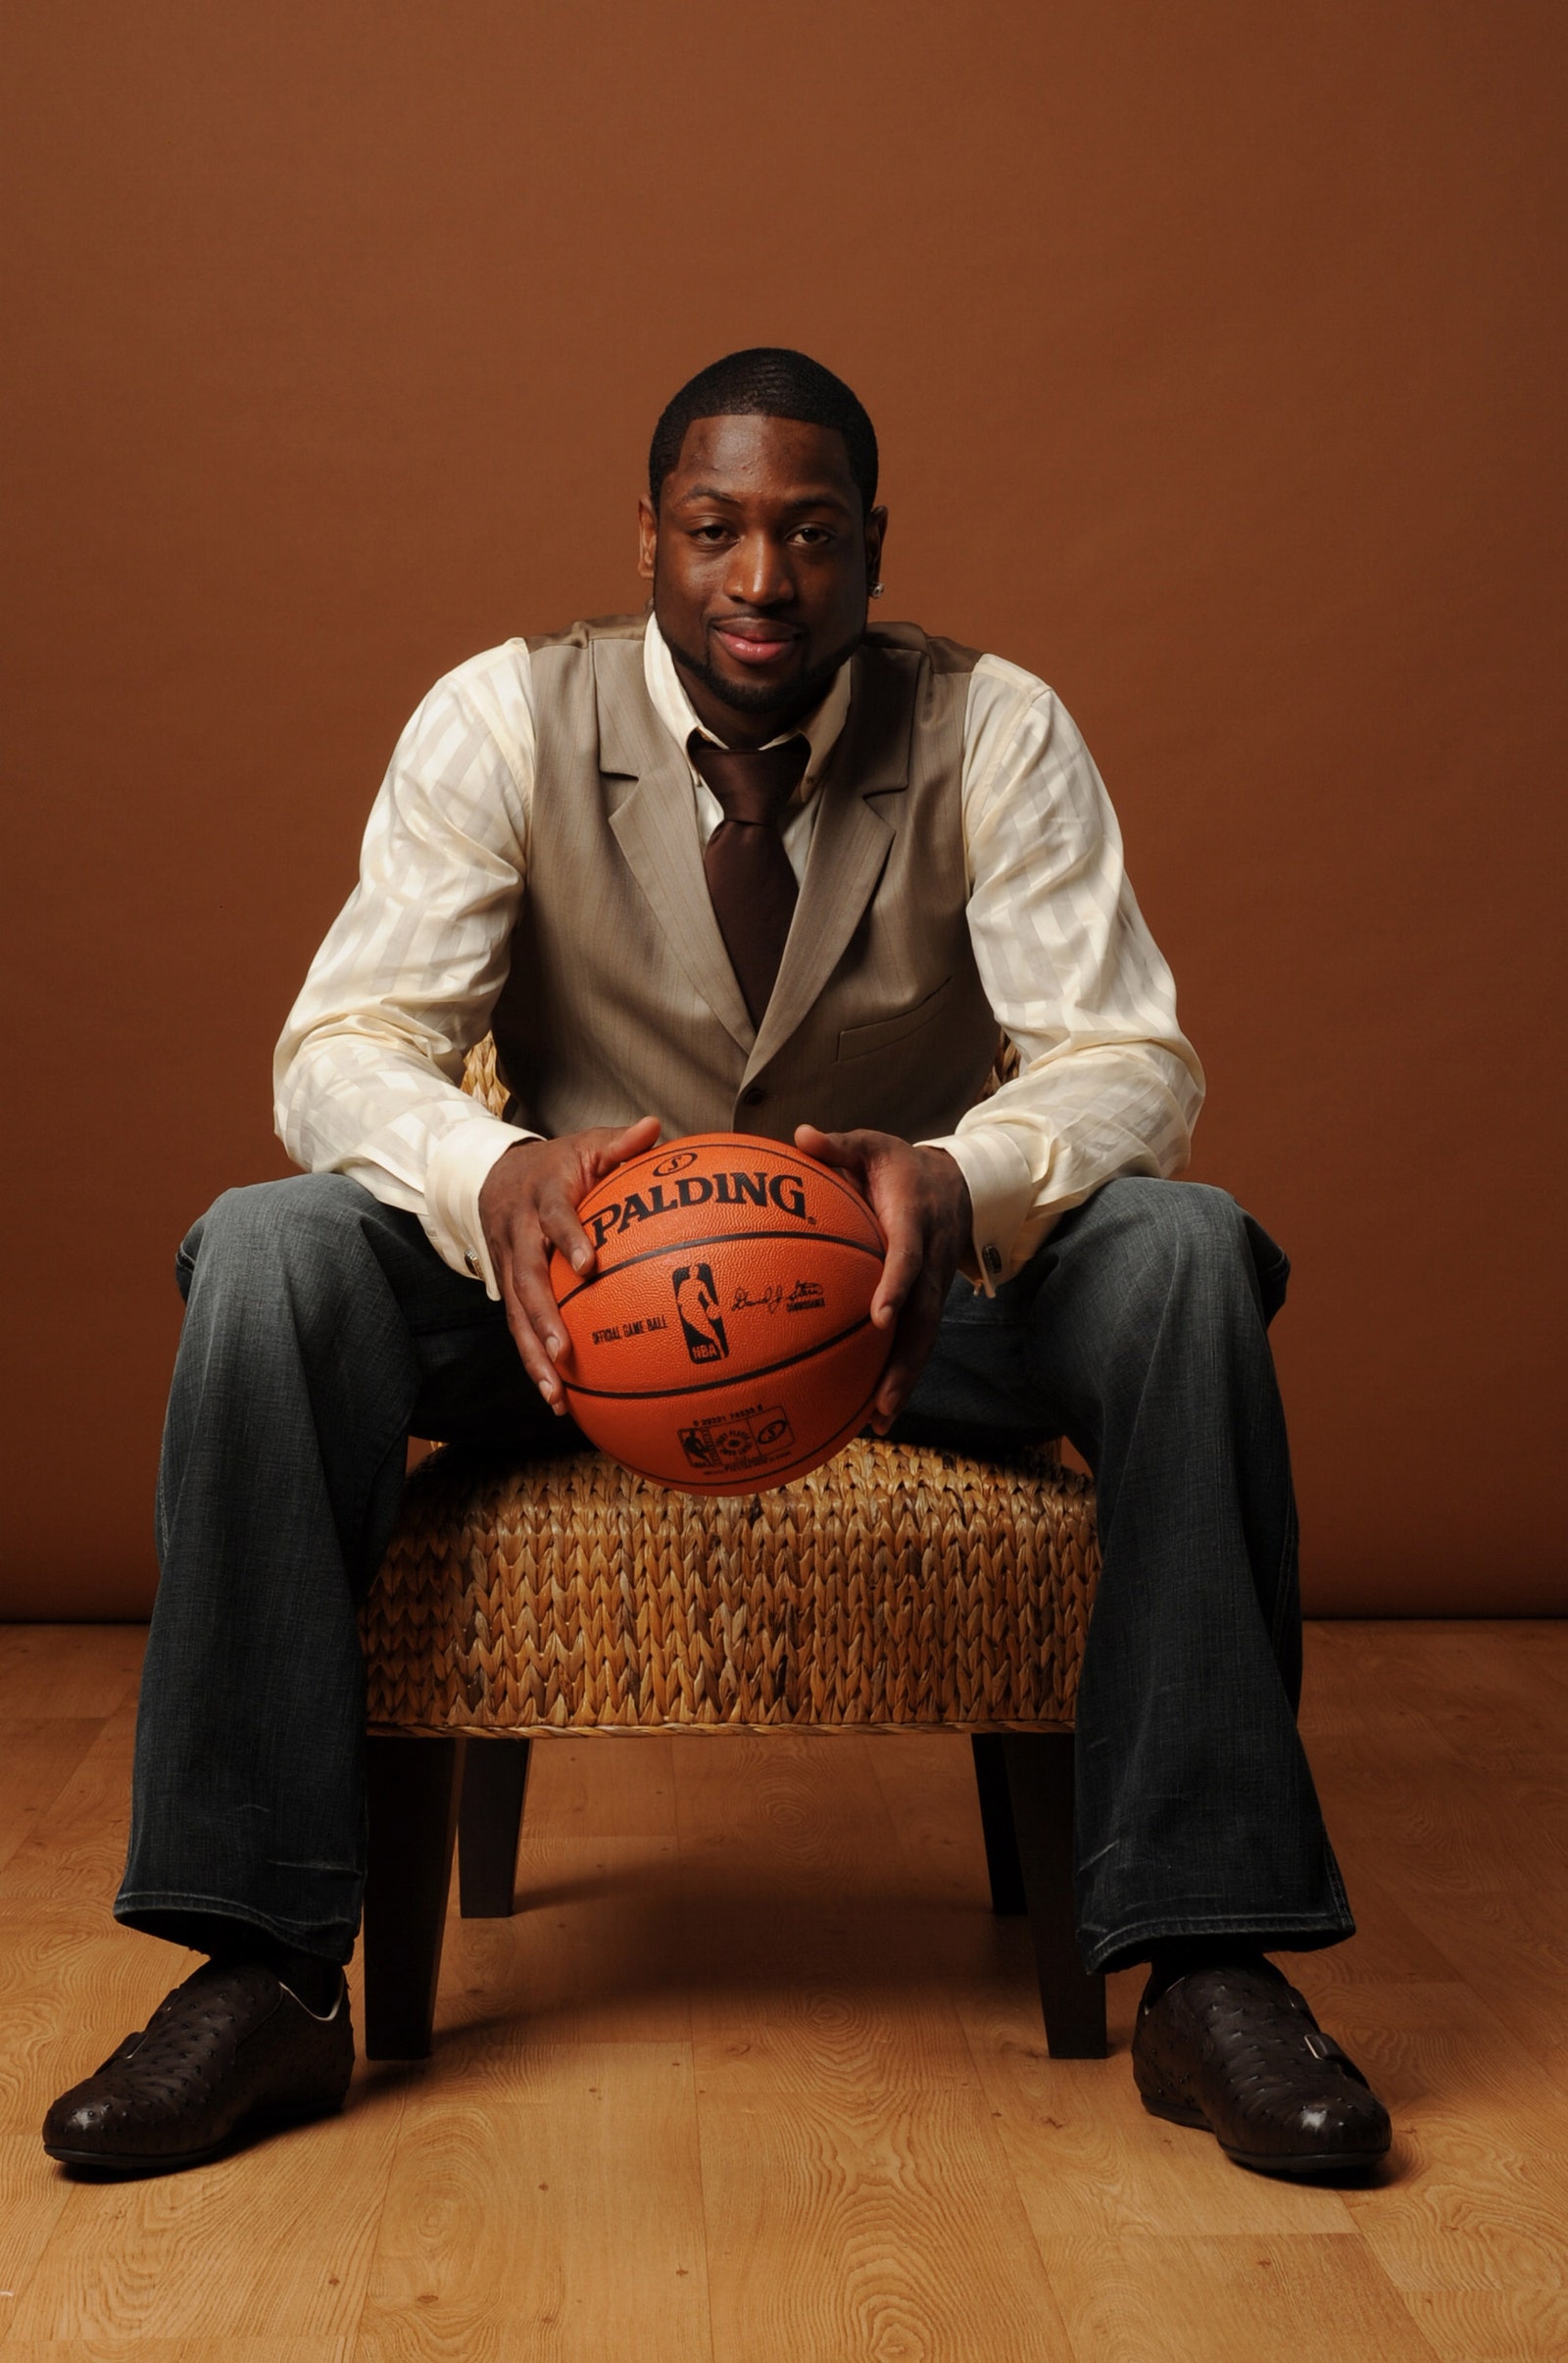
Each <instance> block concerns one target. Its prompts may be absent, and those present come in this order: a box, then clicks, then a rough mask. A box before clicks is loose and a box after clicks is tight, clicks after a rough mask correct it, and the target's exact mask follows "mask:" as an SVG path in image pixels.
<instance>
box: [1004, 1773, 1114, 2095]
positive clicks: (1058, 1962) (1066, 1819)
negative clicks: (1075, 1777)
mask: <svg viewBox="0 0 1568 2363" xmlns="http://www.w3.org/2000/svg"><path fill="white" fill-rule="evenodd" d="M1002 1746H1003V1751H1004V1756H1005V1762H1006V1767H1007V1791H1008V1795H1009V1797H1010V1798H1011V1800H1012V1826H1013V1832H1014V1835H1015V1837H1016V1840H1017V1846H1018V1862H1019V1866H1020V1868H1021V1870H1022V1873H1023V1892H1024V1897H1025V1900H1026V1902H1027V1904H1028V1908H1029V1931H1030V1934H1031V1936H1032V1937H1033V1938H1034V1944H1035V1967H1036V1969H1037V1971H1038V1973H1039V1977H1040V2001H1041V2007H1042V2009H1043V2010H1044V2012H1045V2019H1046V2048H1047V2049H1048V2050H1049V2051H1050V2053H1051V2056H1052V2057H1053V2059H1103V2058H1104V2056H1105V1981H1104V1978H1103V1976H1098V1975H1097V1976H1093V1977H1091V1976H1089V1975H1087V1974H1086V1973H1085V1971H1084V1969H1083V1967H1082V1966H1081V1964H1080V1962H1079V1959H1078V1942H1077V1933H1076V1927H1075V1915H1074V1911H1073V1875H1072V1868H1073V1853H1072V1734H1071V1732H1070V1731H1027V1732H1008V1733H1006V1734H1005V1737H1004V1739H1003V1743H1002Z"/></svg>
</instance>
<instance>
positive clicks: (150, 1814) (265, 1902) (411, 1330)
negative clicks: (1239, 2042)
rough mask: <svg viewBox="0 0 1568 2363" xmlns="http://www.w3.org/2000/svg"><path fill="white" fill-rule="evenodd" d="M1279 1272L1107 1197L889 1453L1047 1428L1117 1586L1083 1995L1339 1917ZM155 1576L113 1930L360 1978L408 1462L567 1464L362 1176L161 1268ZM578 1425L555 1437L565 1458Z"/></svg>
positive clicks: (1204, 1233) (1093, 1821) (266, 1208)
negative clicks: (1323, 1788) (414, 1455)
mask: <svg viewBox="0 0 1568 2363" xmlns="http://www.w3.org/2000/svg"><path fill="white" fill-rule="evenodd" d="M1288 1269H1289V1267H1288V1265H1287V1263H1286V1260H1285V1257H1284V1256H1283V1255H1281V1253H1280V1251H1279V1250H1278V1249H1277V1248H1276V1247H1275V1246H1274V1244H1273V1242H1272V1241H1271V1240H1270V1239H1269V1238H1268V1237H1267V1236H1266V1234H1265V1233H1264V1232H1263V1231H1261V1230H1260V1229H1259V1228H1258V1226H1257V1225H1256V1224H1255V1223H1254V1222H1253V1221H1252V1220H1251V1219H1250V1216H1248V1215H1246V1214H1244V1213H1243V1212H1242V1211H1241V1209H1240V1208H1239V1207H1238V1206H1236V1205H1235V1204H1234V1202H1233V1201H1232V1200H1231V1199H1229V1198H1227V1197H1226V1196H1225V1194H1224V1193H1223V1192H1222V1191H1219V1190H1210V1189H1204V1188H1201V1187H1198V1186H1195V1185H1192V1184H1188V1183H1180V1182H1160V1181H1146V1180H1138V1179H1128V1180H1123V1181H1114V1182H1111V1183H1109V1184H1108V1185H1107V1186H1106V1187H1105V1188H1104V1189H1103V1190H1102V1191H1100V1192H1099V1193H1098V1195H1097V1196H1096V1197H1094V1198H1093V1199H1091V1200H1090V1201H1089V1203H1088V1204H1087V1205H1086V1206H1080V1207H1078V1208H1076V1209H1075V1210H1074V1211H1073V1212H1072V1213H1070V1214H1068V1215H1067V1216H1065V1217H1064V1219H1063V1220H1062V1221H1061V1222H1060V1223H1059V1224H1058V1225H1057V1227H1056V1229H1055V1231H1054V1233H1053V1235H1052V1237H1051V1238H1050V1239H1049V1240H1048V1241H1047V1243H1046V1245H1045V1246H1044V1247H1043V1248H1042V1249H1041V1251H1040V1253H1039V1254H1038V1255H1036V1256H1035V1258H1034V1260H1033V1261H1032V1262H1031V1263H1030V1264H1029V1265H1028V1266H1027V1268H1026V1269H1025V1270H1024V1271H1022V1272H1020V1273H1019V1275H1018V1277H1017V1278H1016V1279H1015V1280H1012V1281H1010V1282H1008V1283H1007V1284H1006V1285H1005V1287H1004V1288H1002V1289H1000V1290H999V1291H998V1293H997V1295H996V1296H995V1297H994V1298H992V1299H987V1298H984V1297H980V1296H976V1295H974V1294H973V1293H972V1292H971V1290H970V1289H969V1288H968V1286H967V1284H965V1283H963V1282H958V1283H957V1284H956V1286H955V1288H954V1291H953V1295H952V1298H951V1300H950V1303H949V1305H948V1308H947V1313H946V1316H945V1318H944V1322H943V1327H942V1332H941V1337H940V1341H939V1343H938V1346H937V1350H936V1353H935V1354H934V1355H933V1357H932V1359H931V1362H930V1364H929V1365H928V1367H927V1369H926V1372H925V1374H924V1376H923V1377H922V1379H921V1382H920V1385H919V1388H918V1389H917V1391H916V1394H915V1396H914V1398H913V1400H912V1402H911V1403H910V1405H909V1408H908V1411H907V1414H906V1417H905V1420H904V1423H903V1428H902V1431H901V1432H904V1433H907V1434H910V1435H923V1436H926V1437H930V1438H937V1439H941V1440H944V1441H950V1442H954V1443H957V1444H962V1443H964V1442H966V1441H967V1442H972V1443H974V1444H976V1445H979V1446H982V1447H983V1445H984V1443H985V1442H986V1440H988V1439H989V1440H991V1441H993V1442H995V1440H997V1439H998V1438H999V1437H1005V1438H1008V1439H1009V1440H1010V1439H1014V1438H1027V1437H1039V1436H1042V1435H1048V1434H1049V1435H1057V1434H1066V1435H1067V1436H1070V1437H1071V1438H1072V1440H1073V1442H1074V1443H1075V1444H1076V1445H1077V1446H1078V1448H1079V1450H1080V1451H1081V1452H1083V1454H1084V1456H1085V1458H1086V1459H1087V1460H1088V1461H1089V1463H1090V1465H1091V1466H1092V1467H1093V1469H1094V1471H1095V1475H1096V1482H1097V1486H1098V1490H1099V1505H1100V1534H1101V1542H1102V1547H1103V1573H1102V1576H1101V1582H1100V1591H1099V1596H1098V1599H1097V1600H1096V1603H1095V1611H1094V1619H1093V1624H1092V1628H1091V1632H1090V1637H1089V1646H1088V1650H1087V1654H1086V1657H1085V1661H1084V1670H1083V1681H1082V1685H1081V1688H1080V1692H1079V1699H1078V1729H1077V1743H1076V1761H1077V1766H1078V1803H1077V1816H1078V1824H1077V1842H1078V1909H1079V1931H1080V1941H1081V1945H1082V1949H1083V1955H1084V1960H1085V1963H1086V1965H1087V1966H1088V1967H1090V1968H1102V1967H1105V1966H1114V1965H1116V1964H1117V1963H1119V1962H1123V1961H1131V1960H1138V1959H1140V1958H1143V1957H1144V1956H1145V1955H1147V1953H1148V1951H1149V1949H1150V1946H1151V1945H1152V1944H1153V1943H1154V1942H1155V1941H1157V1940H1158V1939H1160V1938H1162V1937H1173V1936H1192V1935H1205V1934H1210V1933H1222V1934H1231V1933H1245V1934H1246V1935H1248V1936H1249V1937H1250V1938H1252V1939H1255V1940H1256V1941H1258V1942H1260V1943H1262V1944H1264V1945H1284V1946H1289V1947H1293V1948H1299V1947H1306V1946H1311V1945H1330V1944H1334V1943H1335V1942H1337V1941H1338V1940H1339V1939H1341V1938H1343V1937H1347V1936H1348V1935H1349V1934H1350V1933H1351V1930H1352V1922H1351V1920H1350V1916H1349V1912H1348V1907H1347V1904H1346V1900H1345V1893H1344V1889H1343V1888H1342V1886H1341V1884H1340V1877H1339V1872H1338V1869H1337V1867H1336V1865H1335V1861H1334V1856H1333V1854H1332V1852H1331V1850H1330V1847H1329V1844H1328V1840H1327V1838H1326V1836H1325V1834H1324V1830H1323V1824H1322V1820H1321V1818H1320V1815H1319V1812H1318V1806H1317V1799H1316V1797H1315V1795H1314V1792H1313V1788H1312V1779H1311V1774H1310V1773H1309V1771H1308V1770H1307V1765H1306V1758H1305V1756H1304V1754H1303V1753H1302V1750H1301V1746H1300V1742H1299V1739H1298V1737H1297V1731H1296V1712H1295V1710H1296V1703H1297V1697H1298V1692H1299V1681H1300V1622H1299V1604H1298V1594H1297V1570H1296V1511H1295V1502H1294V1498H1293V1495H1292V1489H1291V1474H1290V1458H1289V1452H1288V1449H1287V1445H1286V1437H1285V1424H1284V1416H1283V1413H1282V1410H1281V1406H1280V1401H1279V1394H1278V1390H1277V1388H1276V1385H1275V1379H1274V1368H1273V1361H1272V1358H1271V1356H1270V1354H1269V1348H1268V1339H1267V1335H1266V1330H1267V1323H1268V1320H1269V1318H1270V1316H1271V1315H1272V1313H1273V1312H1274V1311H1275V1310H1276V1309H1277V1307H1278V1305H1279V1304H1280V1302H1281V1301H1282V1299H1283V1297H1284V1293H1285V1282H1286V1277H1287V1272H1288ZM178 1271H179V1279H180V1285H181V1288H182V1289H183V1291H184V1293H185V1296H186V1301H187V1309H186V1315H185V1326H184V1332H183V1335H182V1337H181V1340H180V1349H179V1358H178V1361H177V1364H176V1366H175V1371H174V1381H173V1387H172V1392H171V1397H170V1404H169V1418H168V1425H167V1429H166V1433H165V1439H164V1456H163V1466H162V1470H161V1474H160V1480H159V1491H158V1545H159V1556H160V1562H161V1565H162V1569H163V1577H162V1582H161V1584H160V1586H159V1592H158V1600H157V1604H156V1608H155V1610H154V1615H153V1625H152V1635H151V1640H150V1643H149V1647H148V1652H147V1663H146V1671H145V1674H144V1676H143V1681H142V1692H141V1707H140V1714H139V1717H138V1722H137V1730H136V1764H135V1786H134V1804H133V1813H132V1820H131V1836H130V1858H129V1861H128V1863H127V1865H126V1870H125V1878H124V1884H123V1888H122V1890H121V1893H120V1896H119V1898H118V1900H117V1903H116V1906H115V1909H116V1912H117V1914H118V1916H119V1917H120V1918H121V1919H122V1920H125V1921H128V1922H129V1923H130V1924H131V1925H132V1926H133V1927H136V1928H143V1929H148V1930H151V1931H153V1932H155V1933H157V1934H160V1935H164V1936H168V1937H172V1938H175V1939H177V1940H179V1941H181V1942H184V1943H189V1944H194V1945H203V1946H205V1944H206V1941H207V1938H208V1936H209V1934H210V1933H211V1932H212V1923H213V1921H214V1920H215V1919H219V1920H221V1921H225V1922H232V1921H234V1920H240V1921H247V1922H250V1923H252V1924H253V1925H255V1926H257V1927H259V1928H263V1929H266V1930H267V1931H269V1932H270V1933H271V1934H272V1935H273V1936H276V1937H280V1938H282V1939H284V1940H285V1941H287V1942H289V1943H291V1944H294V1945H299V1946H302V1947H303V1948H305V1949H307V1950H311V1951H315V1952H319V1953H324V1954H329V1955H331V1956H332V1957H334V1958H336V1959H342V1960H346V1959H347V1958H348V1955H349V1953H350V1952H351V1950H352V1948H353V1945H354V1938H355V1933H356V1931H357V1929H358V1927H359V1919H360V1902H361V1895H362V1892H363V1887H364V1879H365V1855H366V1844H365V1779H364V1766H363V1754H364V1748H363V1736H364V1726H365V1691H364V1674H363V1668H362V1664H361V1657H360V1648H359V1639H358V1633H357V1628H356V1622H355V1604H356V1601H357V1600H358V1599H359V1598H360V1596H361V1595H362V1594H363V1592H364V1590H365V1588H366V1586H367V1585H368V1582H369V1581H370V1578H371V1576H372V1575H373V1573H374V1571H375V1569H376V1567H377V1565H378V1564H379V1562H380V1558H381V1555H382V1552H383V1551H384V1549H385V1546H386V1542H387V1539H388V1536H389V1534H390V1532H391V1528H392V1523H393V1520H394V1517H395V1515H396V1512H397V1506H398V1496H399V1490H400V1488H401V1485H402V1481H403V1465H404V1446H405V1441H406V1439H407V1438H408V1436H409V1435H411V1434H414V1435H420V1436H435V1437H442V1438H447V1439H451V1440H454V1441H462V1442H472V1443H476V1444H504V1445H506V1446H507V1447H508V1448H509V1449H512V1450H518V1449H520V1450H522V1451H524V1452H526V1451H527V1450H528V1449H530V1446H531V1447H532V1449H534V1450H544V1451H549V1450H553V1449H554V1450H559V1449H561V1445H562V1442H563V1423H562V1422H559V1421H557V1420H555V1419H553V1418H551V1417H550V1416H549V1415H548V1414H547V1413H546V1412H545V1411H544V1408H543V1406H542V1404H541V1403H540V1402H539V1400H538V1397H537V1396H536V1394H535V1392H534V1390H533V1388H532V1386H531V1385H530V1383H529V1381H528V1380H527V1378H526V1377H525V1376H524V1374H523V1370H522V1366H521V1364H520V1362H519V1361H518V1359H517V1356H516V1354H515V1351H514V1349H513V1346H512V1343H511V1340H510V1338H509V1336H508V1334H507V1329H506V1324H505V1321H504V1319H503V1317H502V1313H501V1309H500V1307H499V1305H492V1304H491V1303H490V1302H489V1300H488V1299H487V1298H486V1297H485V1295H484V1294H483V1292H482V1290H481V1289H480V1288H479V1287H478V1286H477V1285H476V1284H475V1283H474V1282H473V1281H472V1280H468V1279H465V1278H463V1277H462V1276H461V1275H459V1274H458V1273H456V1272H453V1271H451V1270H449V1269H448V1267H447V1265H446V1264H444V1263H443V1262H442V1261H441V1260H440V1258H439V1256H437V1255H436V1254H435V1251H434V1250H433V1249H432V1248H431V1247H430V1245H429V1244H428V1242H427V1241H426V1239H425V1237H424V1234H423V1232H422V1230H421V1229H420V1227H419V1224H418V1223H417V1220H416V1219H415V1218H414V1217H413V1216H412V1215H409V1214H403V1213H399V1212H396V1211H395V1210H393V1209H392V1208H390V1207H387V1206H381V1205H380V1204H379V1203H378V1202H377V1201H376V1200H375V1199H373V1198H371V1197H370V1196H369V1194H368V1192H367V1191H366V1190H364V1189H362V1188H361V1187H360V1185H359V1184H358V1183H357V1182H353V1181H349V1180H346V1179H344V1178H343V1177H342V1176H340V1175H335V1174H319V1175H312V1176H302V1177H299V1178H297V1179H294V1180H290V1181H281V1182H265V1183H262V1184H260V1185H258V1186H257V1187H255V1188H251V1189H245V1190H232V1191H229V1192H227V1193H226V1194H225V1195H224V1196H223V1197H222V1198H221V1199H220V1200H219V1201H218V1203H217V1205H216V1206H214V1207H213V1208H212V1210H211V1212H210V1213H208V1214H207V1215H205V1216H204V1217H203V1219H202V1220H201V1221H200V1222H199V1223H198V1224H197V1225H196V1228H195V1229H194V1230H193V1231H192V1232H191V1234H190V1236H189V1238H188V1239H187V1240H186V1241H185V1244H184V1246H183V1247H182V1248H181V1250H180V1254H179V1264H178ZM569 1434H570V1431H569V1430H568V1431H567V1435H568V1436H569ZM220 1933H221V1932H220Z"/></svg>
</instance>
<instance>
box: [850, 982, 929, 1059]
mask: <svg viewBox="0 0 1568 2363" xmlns="http://www.w3.org/2000/svg"><path fill="white" fill-rule="evenodd" d="M953 985H954V980H953V978H952V977H951V976H945V977H944V978H943V979H942V982H941V983H940V984H939V985H938V987H937V989H936V991H935V992H934V993H928V994H927V995H926V997H925V999H924V1000H923V1001H917V1002H915V1003H914V1005H913V1007H912V1008H910V1009H901V1010H900V1011H899V1014H898V1015H897V1017H879V1018H878V1019H877V1021H876V1023H875V1024H874V1025H847V1026H845V1027H843V1029H842V1030H841V1032H840V1034H839V1052H838V1055H839V1057H840V1058H841V1059H842V1058H869V1057H870V1056H871V1054H872V1052H873V1051H885V1050H887V1049H889V1048H890V1047H891V1045H892V1044H893V1043H895V1042H902V1041H903V1040H904V1037H905V1036H906V1034H917V1033H918V1032H919V1030H920V1028H921V1026H923V1025H929V1024H930V1023H931V1020H932V1018H933V1017H940V1015H941V1014H942V1009H943V1006H944V1004H945V1003H946V1002H947V1001H948V1000H949V999H950V997H951V995H952V992H953Z"/></svg>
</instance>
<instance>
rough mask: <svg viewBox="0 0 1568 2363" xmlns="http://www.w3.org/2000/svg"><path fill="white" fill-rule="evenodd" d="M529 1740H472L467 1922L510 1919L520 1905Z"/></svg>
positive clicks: (466, 1815)
mask: <svg viewBox="0 0 1568 2363" xmlns="http://www.w3.org/2000/svg"><path fill="white" fill-rule="evenodd" d="M528 1746H529V1744H528V1742H527V1741H526V1740H523V1739H512V1738H506V1739H494V1740H490V1739H484V1740H479V1739H474V1738H472V1737H470V1738H469V1741H468V1752H467V1756H466V1760H465V1762H464V1766H463V1805H462V1809H461V1811H460V1813H459V1815H458V1895H459V1897H460V1898H461V1901H462V1904H463V1916H464V1918H465V1919H466V1920H505V1919H507V1918H509V1917H510V1916H511V1914H512V1912H513V1910H514V1909H515V1903H516V1886H517V1840H518V1838H519V1836H520V1835H521V1832H522V1801H523V1795H524V1792H525V1791H526V1789H527V1786H528Z"/></svg>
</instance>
